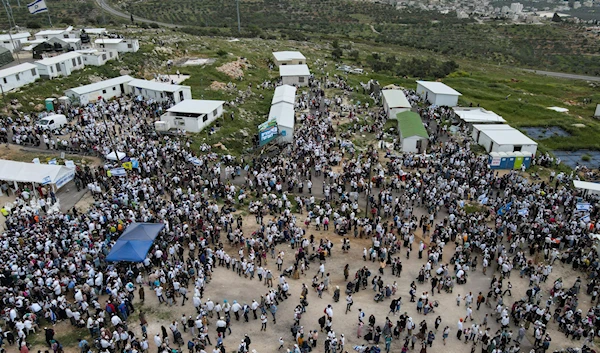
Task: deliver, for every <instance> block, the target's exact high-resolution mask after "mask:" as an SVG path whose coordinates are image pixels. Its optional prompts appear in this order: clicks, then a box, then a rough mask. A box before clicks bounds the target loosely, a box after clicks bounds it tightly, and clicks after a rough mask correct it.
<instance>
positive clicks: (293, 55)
mask: <svg viewBox="0 0 600 353" xmlns="http://www.w3.org/2000/svg"><path fill="white" fill-rule="evenodd" d="M273 58H274V61H275V65H277V66H281V65H302V64H306V57H305V56H304V55H302V53H301V52H299V51H275V52H273Z"/></svg>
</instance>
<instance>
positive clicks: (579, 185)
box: [573, 180, 600, 196]
mask: <svg viewBox="0 0 600 353" xmlns="http://www.w3.org/2000/svg"><path fill="white" fill-rule="evenodd" d="M573 186H574V187H575V189H577V190H581V191H582V193H583V196H587V195H600V184H599V183H591V182H589V181H581V180H573Z"/></svg>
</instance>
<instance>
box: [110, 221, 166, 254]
mask: <svg viewBox="0 0 600 353" xmlns="http://www.w3.org/2000/svg"><path fill="white" fill-rule="evenodd" d="M164 227H165V225H164V224H163V223H131V224H130V225H129V226H128V227H127V229H125V232H124V233H123V235H121V236H120V237H119V239H118V240H117V242H116V243H115V245H113V247H112V249H110V252H109V253H108V255H107V256H106V261H110V262H116V261H127V262H142V261H144V259H145V258H146V254H148V250H150V247H151V246H152V243H153V242H154V239H156V237H157V236H158V234H159V233H160V231H161V230H163V228H164Z"/></svg>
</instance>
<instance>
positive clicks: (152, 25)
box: [150, 23, 160, 28]
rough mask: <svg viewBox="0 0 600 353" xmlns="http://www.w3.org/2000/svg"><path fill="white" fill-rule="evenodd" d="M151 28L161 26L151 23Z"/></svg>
mask: <svg viewBox="0 0 600 353" xmlns="http://www.w3.org/2000/svg"><path fill="white" fill-rule="evenodd" d="M150 27H152V28H159V27H160V26H159V25H158V23H151V24H150Z"/></svg>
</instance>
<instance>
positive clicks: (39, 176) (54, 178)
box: [0, 159, 75, 189]
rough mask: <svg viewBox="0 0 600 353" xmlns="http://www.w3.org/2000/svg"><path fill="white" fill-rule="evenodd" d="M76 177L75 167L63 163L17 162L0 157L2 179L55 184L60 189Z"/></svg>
mask: <svg viewBox="0 0 600 353" xmlns="http://www.w3.org/2000/svg"><path fill="white" fill-rule="evenodd" d="M74 177H75V169H72V168H67V167H65V166H62V165H49V164H36V163H26V162H15V161H9V160H5V159H0V180H4V181H12V182H15V183H17V182H18V183H36V184H41V185H54V186H55V187H56V189H60V188H61V187H62V186H64V185H65V184H66V183H68V182H69V181H70V180H72V179H73V178H74Z"/></svg>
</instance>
